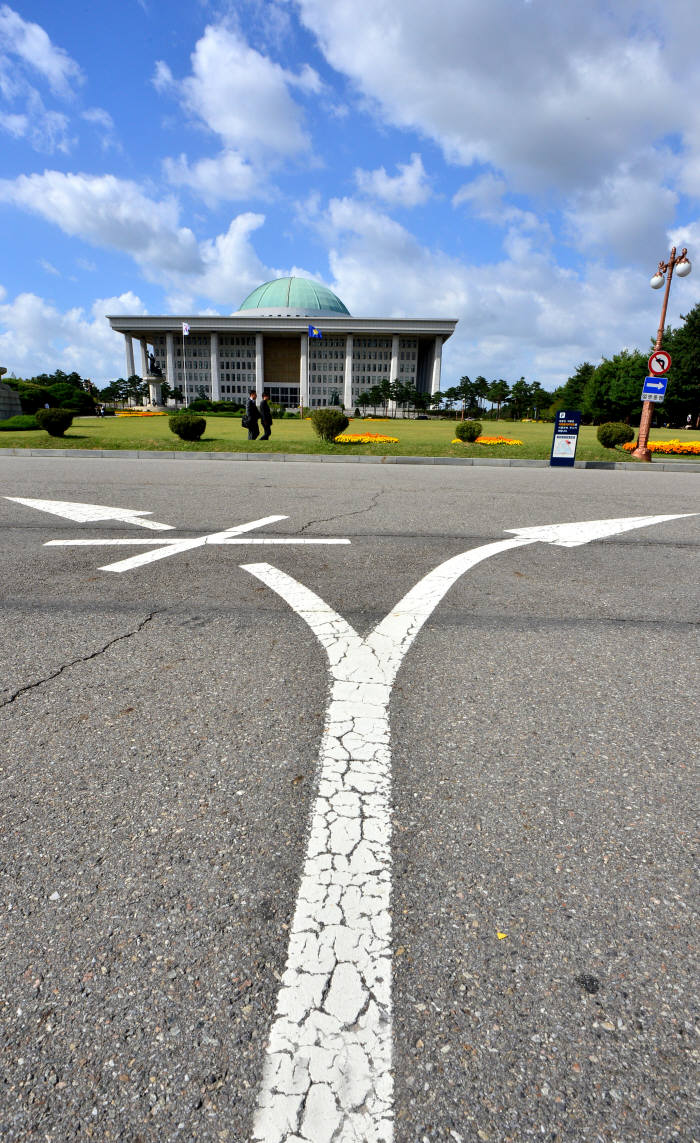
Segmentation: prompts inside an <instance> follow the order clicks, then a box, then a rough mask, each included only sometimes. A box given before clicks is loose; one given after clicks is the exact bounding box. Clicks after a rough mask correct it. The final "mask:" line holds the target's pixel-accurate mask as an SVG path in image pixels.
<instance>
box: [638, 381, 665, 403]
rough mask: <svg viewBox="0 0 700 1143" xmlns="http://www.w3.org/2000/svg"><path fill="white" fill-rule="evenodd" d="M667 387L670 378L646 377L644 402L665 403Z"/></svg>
mask: <svg viewBox="0 0 700 1143" xmlns="http://www.w3.org/2000/svg"><path fill="white" fill-rule="evenodd" d="M667 385H668V377H645V378H644V388H643V389H642V401H663V399H664V397H665V396H666V386H667Z"/></svg>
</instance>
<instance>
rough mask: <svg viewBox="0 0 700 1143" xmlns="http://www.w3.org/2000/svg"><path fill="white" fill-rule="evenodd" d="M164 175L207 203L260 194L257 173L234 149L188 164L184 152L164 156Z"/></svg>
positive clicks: (258, 175) (175, 184)
mask: <svg viewBox="0 0 700 1143" xmlns="http://www.w3.org/2000/svg"><path fill="white" fill-rule="evenodd" d="M163 169H164V171H165V175H166V178H167V179H168V181H169V182H170V183H172V184H173V186H185V187H188V188H189V189H190V190H192V191H194V192H195V194H197V195H199V196H200V198H202V199H203V201H204V202H205V203H207V205H209V206H211V205H214V204H216V203H217V202H222V201H223V202H226V201H231V200H235V199H241V198H247V197H249V196H251V195H256V196H258V197H260V196H261V191H262V190H263V188H262V187H261V186H260V174H259V171H258V170H256V168H255V167H253V166H252V165H251V164H250V163H249V162H248V161H247V160H246V159H244V158H243V156H242V155H240V154H238V153H237V152H236V151H223V152H222V153H221V154H220V155H217V156H216V157H215V158H213V159H200V160H199V161H198V162H196V163H192V164H190V163H189V162H188V159H187V156H186V155H184V154H183V155H180V157H179V158H178V159H165V161H164V163H163Z"/></svg>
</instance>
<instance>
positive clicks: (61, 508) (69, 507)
mask: <svg viewBox="0 0 700 1143" xmlns="http://www.w3.org/2000/svg"><path fill="white" fill-rule="evenodd" d="M5 500H14V501H15V503H16V504H26V505H27V507H29V508H37V509H38V510H39V511H40V512H50V513H51V514H52V515H54V516H63V517H64V519H66V520H77V521H78V522H79V523H81V524H88V523H94V522H95V521H97V520H121V521H122V522H123V523H125V524H136V525H137V526H138V527H139V528H150V529H151V530H152V531H154V532H165V531H171V530H172V528H173V525H172V524H159V523H158V521H157V520H144V519H142V518H141V517H143V516H150V515H151V513H150V512H145V511H141V510H136V509H132V508H107V507H106V506H105V505H102V504H80V503H77V502H74V501H72V500H70V501H69V500H27V499H26V497H24V496H6V497H5Z"/></svg>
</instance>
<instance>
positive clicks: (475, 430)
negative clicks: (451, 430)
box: [455, 421, 481, 444]
mask: <svg viewBox="0 0 700 1143" xmlns="http://www.w3.org/2000/svg"><path fill="white" fill-rule="evenodd" d="M455 436H456V437H457V439H458V440H460V441H468V442H469V443H470V444H473V443H474V441H475V440H476V438H477V437H480V436H481V422H480V421H458V422H457V425H456V427H455Z"/></svg>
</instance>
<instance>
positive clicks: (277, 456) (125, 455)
mask: <svg viewBox="0 0 700 1143" xmlns="http://www.w3.org/2000/svg"><path fill="white" fill-rule="evenodd" d="M4 456H31V457H46V458H47V459H51V458H54V457H71V456H73V457H78V458H80V459H83V460H85V459H88V460H93V459H94V460H188V461H189V460H201V461H245V460H252V461H256V460H260V461H266V462H268V463H269V462H274V461H277V462H278V463H283V464H284V463H286V464H446V465H457V466H459V467H471V468H549V467H550V465H549V461H548V460H517V459H515V458H513V459H510V458H509V457H483V458H481V459H480V458H479V457H460V456H335V455H331V454H325V455H324V454H322V453H289V452H256V453H250V452H167V451H165V450H163V451H161V450H144V451H143V452H141V451H137V450H131V449H88V448H0V457H4ZM574 468H595V469H621V470H622V471H623V472H652V471H653V472H659V471H661V472H679V471H680V472H700V460H698V461H694V460H690V461H688V460H681V459H679V460H676V461H670V460H655V461H652V462H651V464H640V463H639V462H638V461H615V460H577V461H575V463H574Z"/></svg>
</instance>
